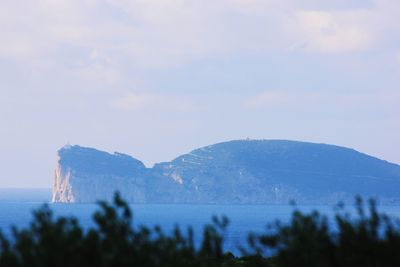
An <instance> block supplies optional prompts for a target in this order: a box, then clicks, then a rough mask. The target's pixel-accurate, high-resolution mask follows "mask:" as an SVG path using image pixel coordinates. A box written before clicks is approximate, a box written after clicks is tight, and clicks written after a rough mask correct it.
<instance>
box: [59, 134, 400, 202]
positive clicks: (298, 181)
mask: <svg viewBox="0 0 400 267" xmlns="http://www.w3.org/2000/svg"><path fill="white" fill-rule="evenodd" d="M398 188H400V166H399V165H396V164H393V163H389V162H387V161H384V160H380V159H378V158H375V157H372V156H369V155H366V154H363V153H360V152H357V151H355V150H353V149H349V148H344V147H339V146H334V145H326V144H315V143H307V142H297V141H286V140H237V141H230V142H223V143H218V144H215V145H210V146H206V147H203V148H200V149H196V150H193V151H192V152H190V153H188V154H184V155H182V156H179V157H177V158H176V159H174V160H172V161H171V162H163V163H158V164H156V165H155V166H154V167H153V168H146V167H145V166H144V164H143V163H142V162H140V161H139V160H137V159H134V158H132V157H130V156H128V155H125V154H121V153H114V154H109V153H106V152H103V151H99V150H96V149H93V148H85V147H81V146H68V147H63V148H61V149H60V150H59V151H58V162H57V167H56V171H55V180H54V185H53V193H52V200H53V201H54V202H94V201H96V200H99V199H110V198H111V197H112V195H113V193H114V192H115V191H116V190H118V191H120V192H121V194H122V195H123V197H124V198H126V199H127V200H128V201H130V202H133V203H218V204H287V203H288V202H289V201H291V200H294V201H296V202H297V203H299V204H333V203H337V202H338V201H349V200H350V201H352V200H353V198H354V195H355V194H359V195H362V196H364V197H375V198H377V199H378V200H380V201H381V202H382V203H386V204H399V203H400V192H399V190H398Z"/></svg>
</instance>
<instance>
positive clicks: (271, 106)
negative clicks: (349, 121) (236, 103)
mask: <svg viewBox="0 0 400 267" xmlns="http://www.w3.org/2000/svg"><path fill="white" fill-rule="evenodd" d="M243 106H244V107H245V108H247V109H258V110H262V109H264V110H275V111H277V110H280V111H292V110H301V111H306V112H315V110H316V109H317V110H318V111H319V112H323V111H334V112H337V113H338V114H340V113H347V112H349V111H360V112H361V113H362V112H365V111H368V114H374V113H375V114H379V113H381V112H388V114H390V115H391V116H392V115H393V111H398V110H399V107H400V90H397V89H387V90H377V91H371V92H354V91H353V92H339V91H321V90H319V91H296V90H294V91H288V90H268V91H265V92H262V93H260V94H258V95H254V96H251V97H248V98H247V99H245V100H244V101H243Z"/></svg>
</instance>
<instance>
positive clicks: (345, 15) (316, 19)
mask: <svg viewBox="0 0 400 267" xmlns="http://www.w3.org/2000/svg"><path fill="white" fill-rule="evenodd" d="M363 15H364V14H363V12H362V11H352V12H339V13H334V12H331V13H330V12H324V11H298V12H296V14H295V15H294V16H293V17H292V18H291V19H290V21H289V25H288V28H289V29H288V30H289V31H292V32H293V34H294V35H295V36H297V38H296V39H295V40H296V42H297V44H296V46H297V47H301V48H303V47H304V48H305V49H306V50H309V51H313V52H323V53H342V52H353V51H359V50H365V49H367V48H369V47H371V46H372V44H373V40H374V36H373V34H372V33H371V32H370V31H369V30H368V29H367V27H366V25H363V24H362V23H360V22H357V21H356V22H354V21H352V19H354V18H356V17H362V16H363ZM350 18H352V19H350Z"/></svg>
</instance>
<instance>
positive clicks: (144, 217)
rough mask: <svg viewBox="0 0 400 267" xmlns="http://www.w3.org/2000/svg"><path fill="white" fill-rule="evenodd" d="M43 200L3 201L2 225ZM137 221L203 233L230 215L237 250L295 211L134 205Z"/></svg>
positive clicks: (83, 218)
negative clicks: (251, 235)
mask: <svg viewBox="0 0 400 267" xmlns="http://www.w3.org/2000/svg"><path fill="white" fill-rule="evenodd" d="M40 206H41V204H40V203H32V202H25V203H24V202H8V201H0V228H1V229H2V230H3V231H4V232H6V233H9V226H10V225H16V226H18V227H23V226H26V225H28V224H29V222H30V220H31V218H32V215H31V212H32V210H34V209H37V208H38V207H40ZM50 207H51V209H52V210H53V211H54V212H55V214H56V215H57V216H60V215H63V216H75V217H77V218H79V221H80V223H81V225H83V226H84V227H89V226H92V225H93V222H92V219H91V215H92V213H93V212H94V211H95V210H96V209H98V206H97V205H95V204H50ZM131 208H132V210H133V213H134V222H135V224H145V225H147V226H153V225H160V226H161V227H162V228H163V229H164V230H166V231H169V230H170V229H172V227H173V226H174V225H176V224H179V226H181V227H182V228H184V227H186V226H188V225H191V226H192V227H193V228H194V230H195V236H197V237H200V236H201V229H202V227H203V226H204V224H206V223H208V222H210V221H211V217H212V215H226V216H228V217H229V219H230V225H229V227H228V231H227V236H226V243H225V248H226V249H228V250H230V251H234V252H237V251H238V250H237V246H238V245H244V244H245V241H246V237H247V234H248V233H249V232H261V231H264V230H265V226H266V224H267V223H268V222H272V221H274V220H276V219H280V220H282V221H287V220H288V219H289V218H290V215H291V213H292V211H293V207H292V206H282V205H235V206H230V205H151V204H147V205H131ZM297 208H298V209H300V210H302V211H304V212H308V211H311V210H315V209H317V210H318V211H320V212H321V213H324V214H327V215H328V216H332V215H333V208H332V207H331V206H298V207H297ZM379 210H380V211H384V212H386V213H387V214H389V215H391V216H394V217H398V218H400V206H384V207H379ZM197 240H198V239H197Z"/></svg>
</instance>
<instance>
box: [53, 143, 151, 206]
mask: <svg viewBox="0 0 400 267" xmlns="http://www.w3.org/2000/svg"><path fill="white" fill-rule="evenodd" d="M146 178H147V170H146V168H145V166H144V165H143V163H141V162H140V161H138V160H136V159H134V158H132V157H130V156H128V155H124V154H120V153H114V154H109V153H106V152H102V151H99V150H96V149H92V148H84V147H80V146H67V147H63V148H62V149H60V150H59V151H58V161H57V166H56V171H55V179H54V185H53V193H52V200H53V202H93V201H95V200H98V199H111V198H112V195H113V192H114V191H115V190H118V191H120V192H121V193H122V194H123V195H124V197H125V198H127V199H128V200H129V201H131V202H136V203H144V202H146V194H145V191H146V190H145V179H146Z"/></svg>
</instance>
